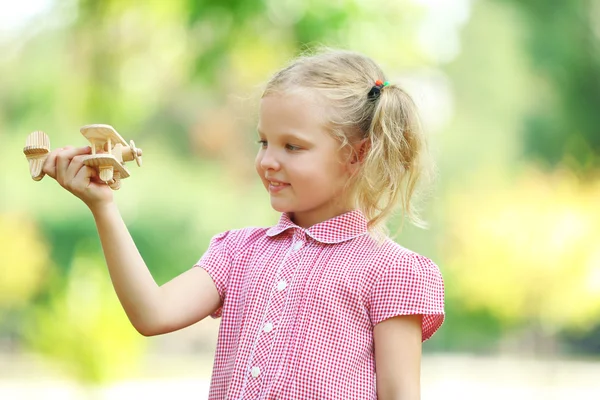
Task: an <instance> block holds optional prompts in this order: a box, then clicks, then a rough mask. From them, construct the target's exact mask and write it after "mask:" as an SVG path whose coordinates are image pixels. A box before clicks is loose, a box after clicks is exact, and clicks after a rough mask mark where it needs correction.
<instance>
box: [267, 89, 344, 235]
mask: <svg viewBox="0 0 600 400" xmlns="http://www.w3.org/2000/svg"><path fill="white" fill-rule="evenodd" d="M323 108H324V107H323V106H320V105H318V104H316V102H314V101H312V102H311V101H310V100H309V97H307V96H306V94H302V93H293V94H289V93H288V94H274V95H268V96H266V97H264V98H263V99H262V100H261V105H260V114H259V122H258V135H259V138H260V139H259V140H260V142H259V143H260V149H259V151H258V155H257V156H256V171H257V172H258V175H259V176H260V178H261V180H262V182H263V184H264V186H265V188H266V189H267V191H268V192H269V195H270V197H271V206H272V207H273V208H274V209H275V210H277V211H279V212H288V213H291V217H292V219H293V221H294V222H295V223H296V224H298V225H299V226H302V227H305V228H308V227H310V226H312V225H314V224H317V223H319V222H322V221H325V220H327V219H330V218H333V217H335V216H337V215H340V214H343V213H344V212H347V211H350V210H351V204H350V202H349V201H348V199H345V198H344V196H343V189H344V185H345V184H346V182H347V180H348V179H349V178H350V174H351V172H352V167H353V163H351V162H350V160H349V158H348V154H349V152H348V151H347V150H340V149H339V148H340V142H339V141H338V140H336V139H335V138H334V137H333V136H331V134H329V133H328V132H327V131H326V129H325V113H324V110H323Z"/></svg>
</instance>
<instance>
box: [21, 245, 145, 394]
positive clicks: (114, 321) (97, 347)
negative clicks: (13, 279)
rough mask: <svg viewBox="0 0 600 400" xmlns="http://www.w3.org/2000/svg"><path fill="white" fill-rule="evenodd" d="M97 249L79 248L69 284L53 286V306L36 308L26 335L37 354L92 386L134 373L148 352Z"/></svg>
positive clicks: (25, 330)
mask: <svg viewBox="0 0 600 400" xmlns="http://www.w3.org/2000/svg"><path fill="white" fill-rule="evenodd" d="M88 247H89V246H88ZM95 247H96V246H93V247H92V248H91V249H92V250H91V251H90V249H89V248H88V249H86V248H85V247H84V246H83V245H80V246H79V248H78V249H77V251H76V253H75V256H74V258H73V265H72V266H71V268H70V270H69V274H68V275H67V280H66V285H63V284H62V282H61V283H59V284H56V285H52V286H51V288H50V293H49V302H48V303H45V304H41V303H38V304H37V305H35V306H34V307H33V310H32V313H31V314H30V315H29V316H28V318H27V320H26V321H28V323H26V324H25V327H24V332H23V333H24V339H25V341H26V343H27V344H28V345H29V346H30V347H31V348H32V349H34V350H36V351H37V352H39V353H41V354H43V355H46V356H49V357H52V358H53V359H55V361H57V364H58V365H61V366H62V367H63V368H64V369H65V370H66V371H68V372H69V374H70V375H72V376H74V377H75V378H76V379H78V380H79V381H81V382H83V383H86V384H91V385H94V384H98V383H102V382H104V381H106V380H109V379H115V378H122V377H123V376H127V375H128V374H131V372H132V370H135V368H137V367H138V363H139V356H140V355H141V354H142V350H143V349H144V341H143V337H142V336H140V335H139V334H138V333H137V332H136V331H135V329H134V328H133V327H132V325H131V324H130V323H129V320H128V319H127V317H126V316H125V315H124V313H123V309H122V307H121V304H120V303H119V301H118V299H117V297H116V295H115V293H114V290H113V288H112V285H111V283H110V280H107V279H106V273H105V271H104V270H105V267H104V260H103V258H102V256H101V255H100V254H97V252H96V251H94V250H93V249H94V248H95ZM95 253H96V254H95ZM55 279H56V278H55Z"/></svg>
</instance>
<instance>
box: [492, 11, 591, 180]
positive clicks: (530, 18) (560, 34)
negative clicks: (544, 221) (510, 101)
mask: <svg viewBox="0 0 600 400" xmlns="http://www.w3.org/2000/svg"><path fill="white" fill-rule="evenodd" d="M497 1H501V2H504V3H510V4H511V5H513V6H514V7H515V8H516V9H517V10H518V11H519V13H520V17H521V18H522V20H523V22H524V26H525V35H524V42H525V45H526V49H527V54H528V55H529V60H530V62H531V65H532V68H533V69H534V71H535V73H536V75H537V85H536V87H535V89H534V90H535V95H536V103H535V104H534V105H533V107H532V108H531V110H530V113H529V114H528V116H527V118H526V120H525V126H524V130H525V136H524V143H525V150H526V152H527V153H526V154H528V155H530V156H533V157H535V158H536V159H538V160H539V161H543V162H544V165H548V166H550V167H556V166H557V165H558V164H559V163H561V162H568V163H569V164H570V165H571V166H572V168H576V169H577V170H583V171H585V170H587V169H590V168H592V167H593V168H598V167H600V158H599V157H598V156H599V155H600V135H599V134H598V126H599V125H600V113H598V104H600V80H598V71H600V52H599V48H600V4H599V3H598V2H597V1H593V0H581V1H562V2H558V3H550V2H545V1H540V0H497Z"/></svg>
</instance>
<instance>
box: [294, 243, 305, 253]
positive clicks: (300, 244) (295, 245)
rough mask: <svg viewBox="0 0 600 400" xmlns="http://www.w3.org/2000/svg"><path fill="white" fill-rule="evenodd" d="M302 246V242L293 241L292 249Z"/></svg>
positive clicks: (298, 248)
mask: <svg viewBox="0 0 600 400" xmlns="http://www.w3.org/2000/svg"><path fill="white" fill-rule="evenodd" d="M302 246H304V244H303V243H302V242H296V243H294V247H293V249H294V251H296V250H300V248H301V247H302Z"/></svg>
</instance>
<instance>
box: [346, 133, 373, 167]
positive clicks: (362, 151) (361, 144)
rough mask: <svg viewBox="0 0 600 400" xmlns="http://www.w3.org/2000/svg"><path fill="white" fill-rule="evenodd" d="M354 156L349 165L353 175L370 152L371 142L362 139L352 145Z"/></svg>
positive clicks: (351, 157) (352, 155)
mask: <svg viewBox="0 0 600 400" xmlns="http://www.w3.org/2000/svg"><path fill="white" fill-rule="evenodd" d="M351 146H352V154H351V156H350V160H349V161H350V162H349V163H348V169H349V170H350V172H351V173H352V174H355V173H356V172H357V171H358V169H359V168H360V166H361V165H362V162H363V161H364V159H365V156H366V155H367V152H368V151H369V146H370V142H369V139H362V140H360V141H358V142H356V143H353V144H352V145H351Z"/></svg>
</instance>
